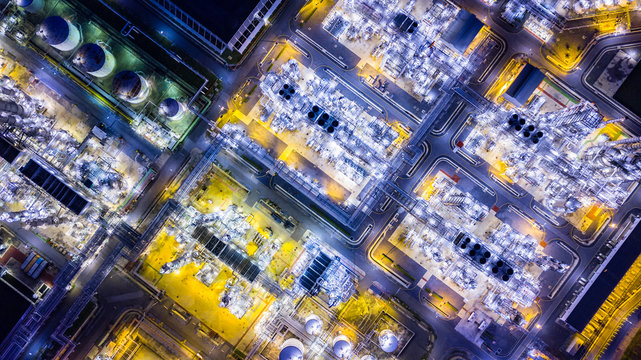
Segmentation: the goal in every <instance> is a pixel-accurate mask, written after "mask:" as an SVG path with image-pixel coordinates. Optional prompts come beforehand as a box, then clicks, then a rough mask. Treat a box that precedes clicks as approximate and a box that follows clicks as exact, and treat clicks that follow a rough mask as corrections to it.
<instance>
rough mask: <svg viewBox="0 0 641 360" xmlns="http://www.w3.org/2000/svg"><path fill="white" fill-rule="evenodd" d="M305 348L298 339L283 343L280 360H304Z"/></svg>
mask: <svg viewBox="0 0 641 360" xmlns="http://www.w3.org/2000/svg"><path fill="white" fill-rule="evenodd" d="M304 352H305V346H304V345H303V343H302V342H301V341H300V340H298V339H296V338H289V339H287V340H285V341H284V342H283V344H282V345H281V348H280V353H279V354H278V360H303V353H304Z"/></svg>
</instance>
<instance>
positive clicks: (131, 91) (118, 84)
mask: <svg viewBox="0 0 641 360" xmlns="http://www.w3.org/2000/svg"><path fill="white" fill-rule="evenodd" d="M112 85H113V92H114V94H116V95H117V96H119V97H122V98H125V99H132V98H135V97H136V96H138V94H140V90H141V89H142V80H141V79H140V76H139V75H138V74H136V73H135V72H133V71H131V70H124V71H121V72H119V73H117V74H116V75H115V76H114V79H113V82H112Z"/></svg>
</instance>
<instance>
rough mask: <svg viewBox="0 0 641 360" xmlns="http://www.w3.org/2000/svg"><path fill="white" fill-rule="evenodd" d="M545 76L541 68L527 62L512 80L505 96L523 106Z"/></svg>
mask: <svg viewBox="0 0 641 360" xmlns="http://www.w3.org/2000/svg"><path fill="white" fill-rule="evenodd" d="M544 78H545V74H543V72H541V70H539V69H537V68H535V67H534V66H532V65H531V64H530V63H527V64H525V67H523V69H521V72H520V73H519V75H518V76H517V77H516V79H515V80H514V82H512V84H511V85H510V87H509V88H508V89H507V91H506V92H505V94H504V95H503V97H505V98H506V99H507V100H508V101H509V102H511V103H512V104H514V105H516V106H519V107H521V106H523V105H525V102H526V101H527V100H528V99H529V98H530V96H532V93H534V90H536V88H537V87H538V86H539V84H541V81H543V79H544Z"/></svg>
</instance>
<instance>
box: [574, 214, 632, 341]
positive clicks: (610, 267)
mask: <svg viewBox="0 0 641 360" xmlns="http://www.w3.org/2000/svg"><path fill="white" fill-rule="evenodd" d="M640 238H641V225H637V226H636V228H634V231H632V233H631V234H630V236H628V238H627V239H626V240H625V242H624V243H623V245H621V247H620V248H619V250H618V251H617V253H616V254H615V255H614V256H613V257H612V258H611V259H610V261H609V262H608V264H607V265H606V266H605V268H604V269H603V271H602V272H601V274H599V276H598V277H597V278H596V280H595V281H594V283H592V286H590V289H588V291H586V292H585V293H584V294H583V297H582V298H581V300H579V303H578V304H577V305H576V307H575V308H574V310H573V311H572V313H571V314H570V315H569V316H568V318H567V319H566V320H565V322H567V323H568V324H569V325H570V326H572V327H573V328H574V329H576V330H577V331H579V332H580V331H583V329H585V326H586V325H587V324H588V323H589V322H590V319H592V317H593V316H594V314H596V312H597V311H598V310H599V308H600V307H601V305H602V304H603V302H604V301H605V299H607V298H608V296H609V295H610V293H612V290H614V288H615V287H616V286H617V284H618V283H619V281H621V279H622V278H623V276H624V275H625V273H626V272H627V271H628V269H629V268H630V266H632V264H633V263H634V261H635V260H636V259H637V257H639V254H641V241H639V239H640Z"/></svg>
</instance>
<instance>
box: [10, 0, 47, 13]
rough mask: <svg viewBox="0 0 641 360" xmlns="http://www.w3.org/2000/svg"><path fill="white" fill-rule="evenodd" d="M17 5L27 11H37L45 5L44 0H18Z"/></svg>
mask: <svg viewBox="0 0 641 360" xmlns="http://www.w3.org/2000/svg"><path fill="white" fill-rule="evenodd" d="M16 5H18V6H20V7H21V8H23V9H24V10H25V11H26V12H30V13H37V12H39V11H40V10H42V8H43V7H44V6H45V1H44V0H16Z"/></svg>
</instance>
